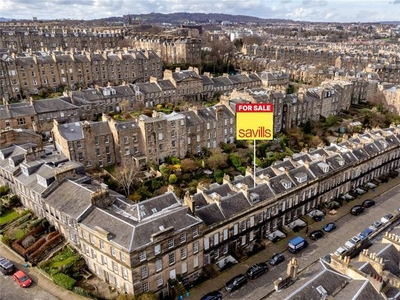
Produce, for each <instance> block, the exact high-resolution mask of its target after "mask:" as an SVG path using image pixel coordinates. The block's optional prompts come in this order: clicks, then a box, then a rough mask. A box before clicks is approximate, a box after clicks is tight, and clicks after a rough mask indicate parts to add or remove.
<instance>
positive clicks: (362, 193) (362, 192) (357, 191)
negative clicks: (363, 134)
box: [355, 188, 367, 195]
mask: <svg viewBox="0 0 400 300" xmlns="http://www.w3.org/2000/svg"><path fill="white" fill-rule="evenodd" d="M355 192H356V193H357V194H359V195H364V194H365V193H366V192H367V191H366V190H363V189H362V188H356V189H355Z"/></svg>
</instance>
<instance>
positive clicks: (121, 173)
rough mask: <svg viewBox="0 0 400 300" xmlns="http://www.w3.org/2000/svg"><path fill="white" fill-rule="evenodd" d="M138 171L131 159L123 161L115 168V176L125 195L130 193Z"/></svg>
mask: <svg viewBox="0 0 400 300" xmlns="http://www.w3.org/2000/svg"><path fill="white" fill-rule="evenodd" d="M139 171H140V170H139V169H138V168H137V167H136V165H135V163H134V161H133V160H131V161H125V162H124V163H122V164H121V165H120V166H118V167H117V168H116V169H115V177H116V179H117V181H118V184H119V186H120V187H121V188H122V189H123V191H124V193H125V196H129V195H130V194H131V190H132V187H133V185H134V184H135V183H136V182H137V179H138V173H139Z"/></svg>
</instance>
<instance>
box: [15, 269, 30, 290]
mask: <svg viewBox="0 0 400 300" xmlns="http://www.w3.org/2000/svg"><path fill="white" fill-rule="evenodd" d="M13 279H14V280H15V281H16V282H17V283H18V284H19V285H20V287H23V288H27V287H29V286H30V285H31V284H32V279H30V278H29V276H28V275H26V274H25V273H24V272H22V271H17V272H15V273H14V275H13Z"/></svg>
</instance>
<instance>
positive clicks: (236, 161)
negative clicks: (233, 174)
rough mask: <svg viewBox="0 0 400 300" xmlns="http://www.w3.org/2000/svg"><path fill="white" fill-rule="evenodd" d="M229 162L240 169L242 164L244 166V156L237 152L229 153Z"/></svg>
mask: <svg viewBox="0 0 400 300" xmlns="http://www.w3.org/2000/svg"><path fill="white" fill-rule="evenodd" d="M229 162H230V163H231V164H232V165H233V166H234V167H235V168H236V169H238V168H239V167H240V166H242V164H243V161H242V158H241V157H240V156H239V155H238V154H236V153H231V154H229Z"/></svg>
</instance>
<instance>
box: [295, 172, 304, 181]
mask: <svg viewBox="0 0 400 300" xmlns="http://www.w3.org/2000/svg"><path fill="white" fill-rule="evenodd" d="M294 177H295V178H296V180H297V182H299V183H302V182H306V181H307V174H306V173H304V172H300V173H297V174H295V175H294Z"/></svg>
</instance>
